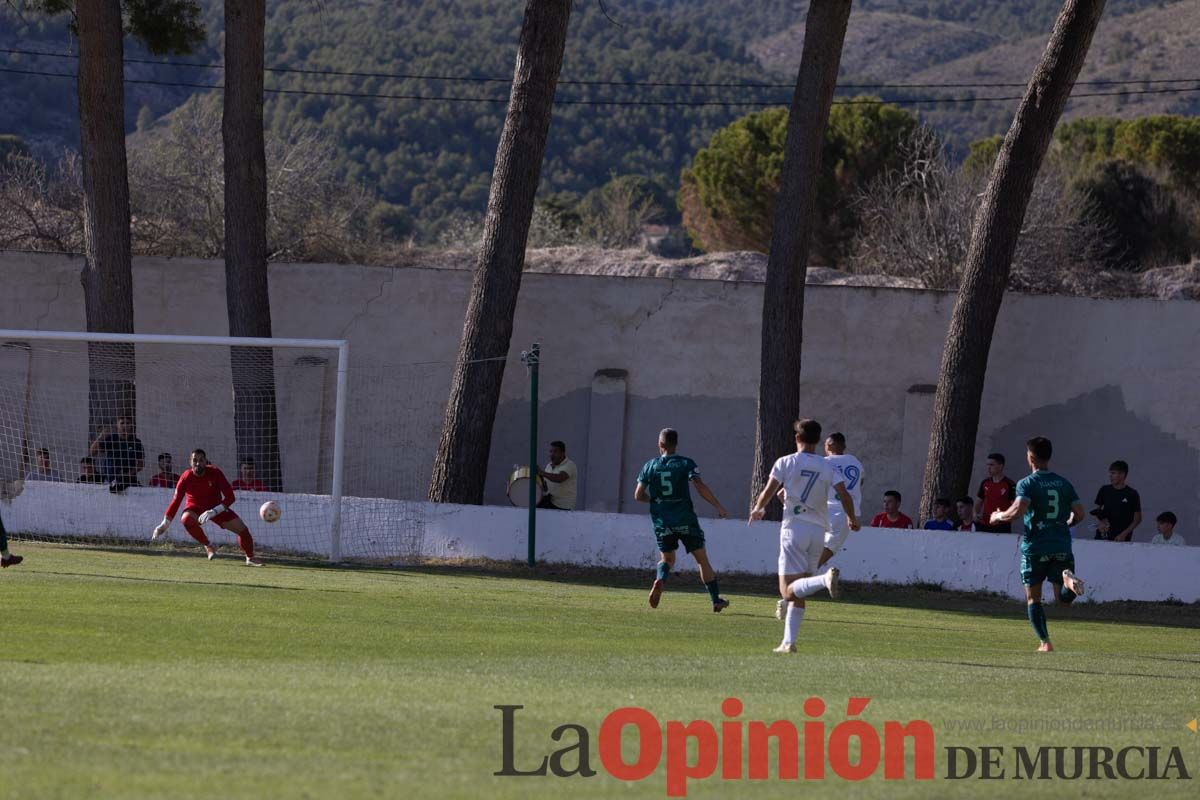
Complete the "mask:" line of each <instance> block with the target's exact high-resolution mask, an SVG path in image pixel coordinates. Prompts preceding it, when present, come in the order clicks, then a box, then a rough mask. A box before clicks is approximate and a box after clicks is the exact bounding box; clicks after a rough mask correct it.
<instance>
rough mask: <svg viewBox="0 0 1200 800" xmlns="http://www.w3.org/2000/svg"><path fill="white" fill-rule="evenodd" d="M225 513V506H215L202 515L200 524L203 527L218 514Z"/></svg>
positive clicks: (218, 504)
mask: <svg viewBox="0 0 1200 800" xmlns="http://www.w3.org/2000/svg"><path fill="white" fill-rule="evenodd" d="M224 511H225V506H223V505H221V504H220V503H217V504H216V505H215V506H213V507H212V508H210V509H209V510H208V511H205V512H204V513H203V514H201V515H200V524H201V525H203V524H204V523H206V522H208V521H209V520H210V519H212V518H213V517H215V516H216V515H217V514H221V513H224Z"/></svg>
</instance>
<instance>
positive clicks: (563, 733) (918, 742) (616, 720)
mask: <svg viewBox="0 0 1200 800" xmlns="http://www.w3.org/2000/svg"><path fill="white" fill-rule="evenodd" d="M870 702H871V699H870V698H869V697H851V698H849V700H848V701H847V703H846V716H847V717H849V719H846V720H843V721H842V722H839V723H838V724H836V725H834V726H832V728H830V729H829V730H828V732H827V730H826V729H827V727H828V726H827V725H826V723H825V722H824V721H823V720H822V719H821V717H822V716H823V715H824V714H825V701H824V700H822V699H821V698H819V697H810V698H808V699H807V700H805V701H804V706H803V708H804V714H805V715H806V716H807V717H808V719H806V720H804V721H803V722H802V723H801V725H800V728H797V726H796V724H795V723H793V722H791V721H790V720H775V721H773V722H769V723H768V722H764V721H762V720H742V719H739V717H740V716H741V714H742V711H743V704H742V701H741V700H739V699H738V698H736V697H729V698H726V699H725V701H724V702H723V703H721V713H722V714H723V715H724V716H725V719H723V720H722V721H721V722H720V723H719V724H717V725H714V724H713V723H711V722H709V721H707V720H692V721H690V722H680V721H678V720H667V722H666V723H662V722H660V721H659V719H658V718H657V717H655V716H654V715H653V714H651V713H650V712H649V711H647V710H646V709H644V708H640V707H637V706H626V707H623V708H618V709H615V710H614V711H612V712H610V713H609V714H608V715H607V716H606V717H605V718H604V720H603V721H602V722H601V723H600V731H599V739H598V743H597V752H598V754H599V757H600V765H601V767H602V768H603V769H604V771H605V772H607V773H608V774H609V775H610V776H612V777H614V778H616V779H618V780H622V781H642V780H645V779H646V778H648V777H650V775H652V774H653V773H654V772H655V771H656V770H657V769H658V768H659V766H660V765H661V764H662V763H663V761H664V753H665V761H666V792H667V796H668V797H686V796H687V790H688V781H690V780H704V779H706V778H710V777H712V776H713V775H714V774H715V773H717V771H718V769H719V770H720V777H721V778H722V780H727V781H730V780H744V779H746V778H749V779H750V780H767V779H768V778H770V777H771V769H770V755H769V753H770V745H771V743H772V742H774V743H775V748H776V753H777V754H778V756H777V761H776V770H775V776H776V777H777V778H778V779H779V780H798V779H799V777H800V772H801V765H803V773H804V779H805V780H823V779H825V777H826V774H827V769H828V770H829V771H832V773H833V774H834V775H835V776H837V777H839V778H842V779H843V780H848V781H861V780H865V779H867V778H869V777H871V776H872V775H875V774H876V773H877V772H878V771H879V766H880V763H881V761H882V764H883V777H884V779H885V780H903V779H904V778H905V777H906V775H907V774H910V773H911V775H912V777H913V778H915V779H917V780H932V779H933V777H934V750H935V742H934V733H933V728H932V726H930V724H929V723H928V722H925V721H924V720H913V721H911V722H907V723H901V722H897V721H892V720H889V721H886V722H884V723H883V732H882V735H881V734H880V732H879V731H878V730H876V728H875V726H873V725H872V724H871V723H869V722H867V721H866V720H864V719H854V717H858V716H859V715H860V714H862V713H863V711H864V710H865V709H866V708H867V705H868V704H869V703H870ZM493 708H495V709H497V710H498V711H500V714H501V734H502V737H501V738H502V766H501V769H500V770H499V771H497V772H495V773H493V774H495V775H498V776H504V777H546V776H548V775H554V776H555V777H560V778H566V777H572V776H580V777H584V778H590V777H593V776H595V775H596V774H597V772H596V770H594V769H593V768H592V765H591V764H592V761H591V759H592V755H591V753H592V751H591V738H592V735H591V733H590V732H589V731H588V729H587V728H586V727H584V726H583V725H579V724H576V723H564V724H562V725H559V726H557V727H556V728H554V730H553V731H551V733H550V738H551V739H552V740H553V741H554V742H557V743H560V744H561V745H563V746H561V747H558V748H557V749H555V750H553V751H552V752H550V753H546V754H544V755H543V756H542V758H541V761H540V763H539V762H537V761H535V760H528V761H525V760H523V761H522V766H523V767H524V769H522V768H521V767H518V765H517V755H516V745H515V739H516V734H515V731H516V724H517V722H516V717H517V711H519V710H521V709H522V708H524V706H520V705H497V706H493ZM627 729H632V732H633V733H635V734H636V737H637V748H636V755H635V756H634V757H633V758H632V759H626V757H625V755H624V753H623V750H622V743H623V737H624V735H625V732H626V730H627ZM852 741H853V742H857V748H856V749H857V760H851V752H852V748H851V742H852ZM909 741H911V743H912V744H911V752H912V769H911V771H910V770H909V769H908V764H907V762H906V760H905V751H906V744H907V743H908V742H909ZM689 753H691V754H693V755H689Z"/></svg>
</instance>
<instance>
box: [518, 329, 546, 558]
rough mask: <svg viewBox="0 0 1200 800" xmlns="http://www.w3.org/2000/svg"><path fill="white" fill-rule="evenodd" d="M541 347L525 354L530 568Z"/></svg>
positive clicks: (534, 542) (533, 549)
mask: <svg viewBox="0 0 1200 800" xmlns="http://www.w3.org/2000/svg"><path fill="white" fill-rule="evenodd" d="M541 352H542V349H541V345H539V344H538V343H537V342H534V343H533V347H532V348H531V349H530V350H529V352H528V353H524V354H523V355H524V358H525V364H526V365H527V366H528V367H529V470H530V473H531V474H530V476H529V559H528V560H529V566H531V567H532V566H533V564H534V555H535V553H536V551H537V483H536V481H538V480H539V478H538V466H537V465H538V440H537V435H538V430H537V427H538V363H539V361H540V359H541Z"/></svg>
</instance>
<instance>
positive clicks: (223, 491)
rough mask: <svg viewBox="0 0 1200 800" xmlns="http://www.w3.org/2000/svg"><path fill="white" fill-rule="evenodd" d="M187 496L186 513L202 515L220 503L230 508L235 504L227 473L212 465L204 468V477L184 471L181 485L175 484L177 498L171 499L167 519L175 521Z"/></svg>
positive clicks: (181, 476)
mask: <svg viewBox="0 0 1200 800" xmlns="http://www.w3.org/2000/svg"><path fill="white" fill-rule="evenodd" d="M185 496H186V497H187V505H185V506H184V507H183V510H184V511H193V512H196V513H200V512H203V511H208V510H209V509H210V508H213V507H214V506H216V505H217V504H218V503H220V504H222V505H224V506H225V507H226V508H228V507H229V506H230V505H232V504H233V487H232V486H230V485H229V481H227V480H225V473H223V472H221V470H219V469H217V468H216V467H214V466H213V465H212V464H209V465H208V466H207V467H205V468H204V474H203V475H197V474H196V473H194V472H192V471H191V470H190V469H188V470H184V472H183V474H182V475H180V476H179V483H177V484H175V496H174V497H172V498H171V505H169V506H167V513H166V517H167V519H175V512H176V511H178V510H179V504H180V503H182V502H183V498H184V497H185Z"/></svg>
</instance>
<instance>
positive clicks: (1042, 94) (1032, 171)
mask: <svg viewBox="0 0 1200 800" xmlns="http://www.w3.org/2000/svg"><path fill="white" fill-rule="evenodd" d="M1103 12H1104V0H1067V2H1066V3H1064V4H1063V8H1062V11H1061V12H1059V15H1058V20H1057V21H1056V22H1055V23H1054V31H1053V32H1052V33H1051V34H1050V43H1049V44H1048V45H1047V46H1046V51H1045V52H1044V53H1043V54H1042V60H1041V62H1040V63H1039V64H1038V66H1037V69H1035V70H1034V73H1033V77H1032V78H1031V79H1030V81H1029V86H1028V88H1026V90H1025V96H1024V98H1023V99H1022V100H1021V105H1020V107H1019V108H1018V109H1017V113H1016V116H1015V117H1014V118H1013V122H1012V126H1011V127H1010V128H1009V130H1008V135H1007V136H1005V138H1004V144H1003V145H1002V146H1001V148H1000V153H999V155H998V156H997V157H996V164H995V166H994V167H993V169H992V177H991V180H990V181H989V182H988V187H987V191H986V192H985V193H984V200H983V203H982V205H981V206H980V208H979V211H978V213H977V214H976V216H975V225H974V228H973V230H972V232H971V244H970V247H969V249H968V251H967V259H966V263H965V264H964V265H963V275H962V283H961V285H960V286H959V290H958V300H957V301H956V302H955V304H954V313H953V315H952V316H951V318H950V329H949V332H948V333H947V335H946V348H945V351H944V352H943V354H942V366H941V371H940V373H939V374H938V384H937V394H936V395H935V396H934V401H933V427H932V430H931V433H930V440H929V458H928V461H927V462H926V465H925V478H924V481H923V483H922V486H921V515H922V516H930V515H931V514H932V513H933V501H934V500H935V499H936V498H938V497H959V496H962V495H964V494H968V493H969V492H968V484H969V483H970V480H971V466H972V462H973V461H974V459H975V437H976V435H977V434H978V432H979V406H980V402H981V401H982V398H983V387H984V379H985V377H986V374H987V361H988V352H989V351H990V349H991V345H992V333H993V332H994V330H995V327H996V317H997V316H999V314H1000V304H1001V302H1002V301H1003V300H1004V289H1005V287H1007V286H1008V276H1009V271H1010V268H1011V267H1012V259H1013V253H1014V251H1015V250H1016V246H1017V239H1018V237H1019V236H1020V234H1021V225H1022V224H1023V222H1024V220H1025V209H1026V206H1028V204H1029V196H1030V194H1031V193H1032V191H1033V183H1034V180H1035V179H1036V178H1037V174H1038V170H1039V169H1040V168H1041V165H1042V159H1043V157H1044V156H1045V155H1046V149H1047V148H1048V147H1049V145H1050V139H1051V137H1052V136H1053V135H1054V128H1055V126H1056V125H1057V124H1058V120H1059V117H1060V116H1061V115H1062V110H1063V107H1064V106H1065V105H1066V103H1067V100H1068V98H1069V97H1070V95H1071V89H1072V88H1073V87H1074V85H1075V79H1076V78H1077V77H1078V75H1079V70H1080V68H1082V67H1083V62H1084V59H1085V58H1086V57H1087V53H1088V48H1089V47H1090V46H1091V42H1092V35H1093V34H1094V33H1095V32H1096V25H1097V24H1098V23H1099V22H1100V16H1101V14H1102V13H1103ZM1040 433H1044V432H1043V431H1030V435H1031V436H1033V435H1036V434H1040Z"/></svg>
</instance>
